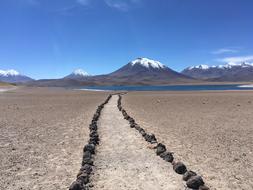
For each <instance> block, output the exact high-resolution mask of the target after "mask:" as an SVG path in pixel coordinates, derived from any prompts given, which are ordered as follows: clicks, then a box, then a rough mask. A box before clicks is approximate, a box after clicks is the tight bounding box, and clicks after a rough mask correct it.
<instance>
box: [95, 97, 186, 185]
mask: <svg viewBox="0 0 253 190" xmlns="http://www.w3.org/2000/svg"><path fill="white" fill-rule="evenodd" d="M117 99H118V96H113V97H112V99H111V100H110V102H109V103H108V104H107V105H106V106H105V108H104V110H103V112H102V115H101V119H100V120H99V130H98V132H99V134H100V137H101V142H100V145H99V146H98V150H97V154H96V159H95V167H96V169H95V175H94V176H93V180H92V181H93V182H92V183H93V184H94V189H96V190H103V189H105V190H116V189H124V190H134V189H136V190H153V189H156V190H167V189H168V190H178V189H182V190H183V189H184V185H183V181H182V177H181V176H179V175H177V174H176V173H175V172H174V171H173V169H172V166H171V164H169V163H168V162H165V161H163V160H162V159H161V158H159V157H158V156H156V155H155V153H154V150H152V149H149V148H148V144H147V143H146V141H144V139H143V138H142V136H141V135H140V134H139V133H137V132H136V130H134V129H131V128H130V127H129V123H128V122H127V121H126V120H124V118H123V116H122V114H121V112H120V111H119V110H118V108H117Z"/></svg>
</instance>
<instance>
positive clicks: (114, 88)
mask: <svg viewBox="0 0 253 190" xmlns="http://www.w3.org/2000/svg"><path fill="white" fill-rule="evenodd" d="M79 90H94V91H108V90H110V91H203V90H253V85H169V86H85V87H81V88H79Z"/></svg>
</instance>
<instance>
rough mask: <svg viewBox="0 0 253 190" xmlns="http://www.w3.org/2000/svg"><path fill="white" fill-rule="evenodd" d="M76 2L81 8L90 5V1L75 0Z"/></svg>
mask: <svg viewBox="0 0 253 190" xmlns="http://www.w3.org/2000/svg"><path fill="white" fill-rule="evenodd" d="M76 2H77V3H79V4H80V5H82V6H88V5H90V3H91V0H76Z"/></svg>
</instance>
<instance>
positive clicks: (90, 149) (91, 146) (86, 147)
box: [83, 144, 95, 154]
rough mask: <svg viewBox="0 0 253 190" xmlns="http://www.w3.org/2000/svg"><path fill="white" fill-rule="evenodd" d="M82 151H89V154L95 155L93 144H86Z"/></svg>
mask: <svg viewBox="0 0 253 190" xmlns="http://www.w3.org/2000/svg"><path fill="white" fill-rule="evenodd" d="M83 151H84V152H86V151H89V152H90V153H91V154H95V145H94V144H87V145H85V146H84V148H83Z"/></svg>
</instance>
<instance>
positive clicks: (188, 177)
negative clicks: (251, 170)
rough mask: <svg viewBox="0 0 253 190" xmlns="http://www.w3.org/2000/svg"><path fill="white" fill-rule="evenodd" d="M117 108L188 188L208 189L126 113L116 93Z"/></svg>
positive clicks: (193, 173)
mask: <svg viewBox="0 0 253 190" xmlns="http://www.w3.org/2000/svg"><path fill="white" fill-rule="evenodd" d="M118 96H119V98H118V105H117V106H118V109H119V111H121V112H122V115H123V116H124V119H126V120H128V121H129V124H130V127H131V128H134V129H136V130H137V131H138V132H139V133H140V134H141V135H142V136H143V138H144V139H145V140H146V141H147V142H149V143H151V144H152V145H153V146H152V148H154V149H155V151H156V155H157V156H160V157H161V158H162V159H163V160H165V161H166V162H170V163H171V164H172V166H173V169H174V171H175V172H176V173H177V174H180V175H183V180H184V181H186V185H187V188H188V189H194V190H209V188H208V187H207V186H206V185H205V183H204V181H203V179H202V177H201V176H199V175H197V173H196V172H194V171H191V170H187V167H186V166H185V164H184V163H182V162H176V161H175V160H174V157H173V153H172V152H169V151H167V149H166V146H165V145H164V144H162V143H158V141H157V139H156V137H155V135H154V134H148V133H147V132H146V131H145V130H144V129H143V128H141V127H140V125H138V124H137V123H136V122H135V120H134V119H133V118H132V117H130V116H129V115H128V113H127V112H126V110H125V109H123V107H122V104H121V100H122V96H121V95H120V94H119V95H118Z"/></svg>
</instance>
